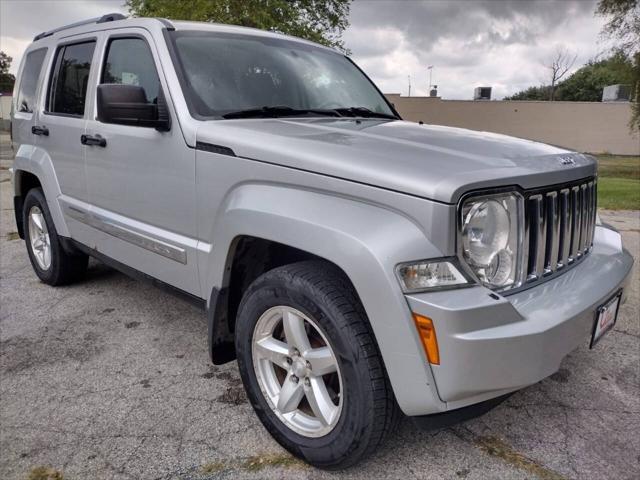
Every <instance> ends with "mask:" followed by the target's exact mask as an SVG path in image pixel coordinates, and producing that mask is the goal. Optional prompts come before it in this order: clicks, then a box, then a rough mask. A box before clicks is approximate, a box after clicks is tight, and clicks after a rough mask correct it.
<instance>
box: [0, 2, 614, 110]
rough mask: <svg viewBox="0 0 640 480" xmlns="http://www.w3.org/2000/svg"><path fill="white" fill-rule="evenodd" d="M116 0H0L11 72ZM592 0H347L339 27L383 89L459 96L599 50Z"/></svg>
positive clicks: (0, 26) (510, 84) (505, 86)
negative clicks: (48, 33)
mask: <svg viewBox="0 0 640 480" xmlns="http://www.w3.org/2000/svg"><path fill="white" fill-rule="evenodd" d="M123 3H124V1H123V0H86V1H75V0H48V1H46V0H43V1H29V0H0V49H2V50H3V51H5V52H7V53H8V54H9V55H10V56H12V57H13V58H14V63H13V66H12V71H14V72H15V70H16V69H17V67H18V63H19V60H20V57H21V54H22V51H23V50H24V48H25V47H26V46H27V45H28V44H29V42H30V41H31V39H32V38H33V37H34V35H35V34H37V33H39V32H41V31H44V30H48V29H51V28H55V27H58V26H60V25H63V24H67V23H71V22H75V21H77V20H81V19H85V18H88V17H95V16H99V15H102V14H104V13H109V12H115V11H122V12H123V13H126V12H125V9H124V7H123V6H122V4H123ZM594 6H595V0H557V1H553V0H535V1H534V0H486V1H484V0H471V1H467V0H449V1H440V0H395V1H385V0H356V1H355V2H354V3H353V5H352V7H351V17H350V22H351V26H350V27H349V28H348V30H347V31H346V32H345V34H344V39H345V42H346V45H347V47H348V48H350V49H351V51H352V54H353V58H354V60H355V61H356V62H357V63H358V64H359V65H360V66H361V67H362V68H363V69H364V70H365V71H366V72H367V73H368V74H369V76H371V77H372V78H373V80H374V81H375V82H376V83H377V84H378V86H379V87H380V88H381V89H382V90H383V91H384V92H387V93H402V94H403V95H406V94H407V89H408V87H407V85H408V77H409V76H411V84H412V87H411V93H412V95H425V94H427V92H428V84H429V73H428V70H427V66H429V65H433V66H434V68H433V83H434V84H436V85H438V87H439V93H440V95H442V96H443V97H444V98H451V99H468V98H472V96H473V89H474V88H475V87H477V86H493V89H494V94H493V97H494V98H502V97H503V96H505V95H508V94H511V93H514V92H516V91H519V90H521V89H523V88H526V87H528V86H530V85H539V84H541V83H542V82H544V81H545V80H546V77H547V72H546V71H545V68H544V66H543V65H544V63H545V62H547V61H548V60H549V59H550V58H551V57H553V55H554V52H555V51H556V50H557V49H558V48H566V49H568V50H570V51H572V52H574V53H575V54H577V56H578V58H577V61H576V64H575V67H574V68H577V67H578V66H580V65H581V64H583V63H585V62H586V61H587V60H589V59H590V58H593V57H595V56H597V55H599V54H601V53H602V52H603V51H606V48H607V45H606V44H604V43H602V42H601V41H600V40H599V36H598V34H599V31H600V28H601V27H602V24H603V23H604V22H603V20H602V19H601V18H597V17H594V15H593V11H594Z"/></svg>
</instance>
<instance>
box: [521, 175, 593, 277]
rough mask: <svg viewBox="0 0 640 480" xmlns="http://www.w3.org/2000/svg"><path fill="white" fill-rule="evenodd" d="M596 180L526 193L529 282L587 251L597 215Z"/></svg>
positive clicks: (561, 266)
mask: <svg viewBox="0 0 640 480" xmlns="http://www.w3.org/2000/svg"><path fill="white" fill-rule="evenodd" d="M596 188H597V185H596V182H595V180H587V181H583V182H581V183H579V184H577V185H576V184H574V185H569V186H566V187H559V188H557V189H548V190H547V191H543V192H541V193H538V192H533V193H531V194H529V195H526V196H525V215H526V218H525V232H524V234H525V238H524V249H525V250H524V252H525V254H524V255H525V259H526V262H525V269H526V279H525V281H526V282H527V283H530V282H534V281H536V280H540V279H541V278H542V277H543V276H545V275H552V274H553V273H555V272H556V271H558V270H559V269H563V268H567V267H568V266H569V265H570V264H572V263H573V262H575V261H576V260H578V259H579V258H581V257H582V256H583V255H585V254H586V253H588V252H589V251H590V249H591V245H592V243H593V230H594V228H595V216H596V195H597V191H596Z"/></svg>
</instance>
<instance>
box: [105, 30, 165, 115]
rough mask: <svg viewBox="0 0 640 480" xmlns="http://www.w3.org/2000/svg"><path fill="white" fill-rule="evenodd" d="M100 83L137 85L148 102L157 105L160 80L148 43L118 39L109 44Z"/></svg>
mask: <svg viewBox="0 0 640 480" xmlns="http://www.w3.org/2000/svg"><path fill="white" fill-rule="evenodd" d="M100 83H117V84H124V85H136V86H139V87H142V88H143V89H144V92H145V95H146V96H147V102H149V103H156V102H157V99H158V92H159V90H160V80H159V79H158V72H157V71H156V66H155V63H154V62H153V56H152V55H151V50H149V46H148V45H147V42H145V41H144V40H142V39H141V38H116V39H113V40H111V41H110V42H109V46H108V47H107V57H106V60H105V64H104V68H103V70H102V79H101V81H100Z"/></svg>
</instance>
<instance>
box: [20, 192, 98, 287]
mask: <svg viewBox="0 0 640 480" xmlns="http://www.w3.org/2000/svg"><path fill="white" fill-rule="evenodd" d="M22 222H23V223H22V224H23V225H24V228H25V241H26V244H27V252H28V253H29V260H30V261H31V265H32V266H33V270H34V271H35V272H36V275H38V278H40V280H42V281H43V282H44V283H46V284H49V285H64V284H67V283H70V282H73V281H75V280H77V279H79V278H80V277H82V276H83V275H84V273H85V271H86V270H87V263H88V260H89V259H88V257H87V255H84V254H81V253H77V254H70V253H68V252H66V251H65V250H64V248H63V247H62V244H61V243H60V237H59V236H58V232H57V231H56V227H55V225H54V223H53V219H52V218H51V214H50V212H49V207H48V206H47V201H46V200H45V197H44V194H43V193H42V190H41V189H40V188H34V189H31V190H29V192H28V193H27V196H26V198H25V201H24V207H23V210H22Z"/></svg>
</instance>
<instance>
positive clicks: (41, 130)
mask: <svg viewBox="0 0 640 480" xmlns="http://www.w3.org/2000/svg"><path fill="white" fill-rule="evenodd" d="M31 133H33V134H34V135H44V136H45V137H48V136H49V129H48V128H47V127H45V126H42V127H41V126H39V125H34V126H33V127H31Z"/></svg>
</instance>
